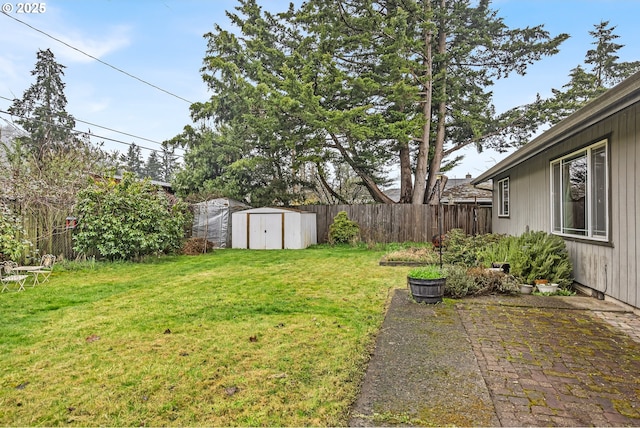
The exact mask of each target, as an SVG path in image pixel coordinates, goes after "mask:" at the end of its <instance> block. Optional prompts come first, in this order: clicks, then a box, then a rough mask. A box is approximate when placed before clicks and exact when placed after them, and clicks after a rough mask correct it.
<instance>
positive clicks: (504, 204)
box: [498, 177, 511, 217]
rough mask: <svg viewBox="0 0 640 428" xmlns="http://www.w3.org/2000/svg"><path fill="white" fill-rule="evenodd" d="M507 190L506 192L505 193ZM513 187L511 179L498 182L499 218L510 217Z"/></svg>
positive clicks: (507, 178)
mask: <svg viewBox="0 0 640 428" xmlns="http://www.w3.org/2000/svg"><path fill="white" fill-rule="evenodd" d="M505 189H506V192H505ZM510 192H511V186H510V184H509V177H506V178H503V179H502V180H499V181H498V217H509V212H510V211H509V208H510V206H511V204H510Z"/></svg>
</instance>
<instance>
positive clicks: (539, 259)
mask: <svg viewBox="0 0 640 428" xmlns="http://www.w3.org/2000/svg"><path fill="white" fill-rule="evenodd" d="M478 258H479V260H480V262H481V263H482V264H484V265H485V266H488V265H489V264H490V263H491V262H495V261H500V262H503V261H506V262H508V263H509V265H510V273H511V274H512V275H514V276H516V277H517V278H519V279H520V280H521V281H522V282H524V283H525V284H533V282H534V280H536V279H548V280H549V281H550V282H554V283H557V284H560V286H561V287H563V288H566V287H568V286H570V285H571V283H572V265H571V260H570V259H569V253H568V251H567V248H566V245H565V243H564V240H563V239H562V238H561V237H559V236H557V235H552V234H549V233H546V232H541V231H538V232H533V231H531V232H526V233H524V234H522V235H521V236H519V237H514V236H508V237H503V238H502V239H501V240H500V241H498V242H495V243H492V244H490V245H488V246H487V247H486V248H485V249H484V250H483V251H481V252H480V254H479V257H478Z"/></svg>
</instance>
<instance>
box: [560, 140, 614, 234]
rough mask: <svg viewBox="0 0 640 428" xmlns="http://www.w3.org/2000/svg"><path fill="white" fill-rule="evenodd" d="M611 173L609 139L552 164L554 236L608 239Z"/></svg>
mask: <svg viewBox="0 0 640 428" xmlns="http://www.w3.org/2000/svg"><path fill="white" fill-rule="evenodd" d="M607 171H608V163H607V141H606V140H604V141H600V142H599V143H596V144H594V145H592V146H589V147H587V148H585V149H582V150H579V151H577V152H574V153H571V154H569V155H567V156H564V157H562V158H560V159H556V160H554V161H552V162H551V209H552V224H553V232H554V233H557V234H561V235H570V236H580V237H585V238H591V239H599V240H606V239H607V237H608V224H609V223H608V213H609V199H608V191H607V189H608V186H607V177H608V172H607Z"/></svg>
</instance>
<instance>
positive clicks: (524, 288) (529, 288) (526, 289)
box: [520, 284, 533, 294]
mask: <svg viewBox="0 0 640 428" xmlns="http://www.w3.org/2000/svg"><path fill="white" fill-rule="evenodd" d="M531 292H533V285H531V284H521V285H520V293H522V294H531Z"/></svg>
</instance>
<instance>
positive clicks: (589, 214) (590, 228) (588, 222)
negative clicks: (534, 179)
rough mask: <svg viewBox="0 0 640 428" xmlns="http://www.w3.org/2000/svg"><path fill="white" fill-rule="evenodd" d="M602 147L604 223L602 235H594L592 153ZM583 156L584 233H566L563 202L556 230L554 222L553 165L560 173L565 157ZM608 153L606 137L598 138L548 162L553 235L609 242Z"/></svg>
mask: <svg viewBox="0 0 640 428" xmlns="http://www.w3.org/2000/svg"><path fill="white" fill-rule="evenodd" d="M598 149H604V154H605V162H604V180H605V183H604V187H603V189H604V194H605V196H604V204H605V206H604V217H605V218H604V225H605V230H604V234H603V235H596V234H595V230H594V225H593V216H594V211H595V205H594V204H593V203H592V198H593V186H594V184H593V177H594V172H593V170H594V166H593V158H592V154H593V151H594V150H598ZM581 155H582V156H584V157H585V158H586V162H587V167H586V169H587V183H586V185H585V229H584V231H585V233H586V234H585V235H580V234H573V233H567V232H565V231H563V230H565V229H566V227H565V225H564V224H563V222H562V219H563V218H564V217H563V212H562V209H563V204H560V210H561V211H560V225H559V226H560V227H559V230H556V224H555V218H554V217H555V212H554V210H555V208H556V207H555V206H554V203H555V201H554V199H555V198H554V190H555V189H554V186H555V183H554V169H553V168H554V166H556V165H559V167H560V174H562V162H563V161H564V160H567V159H572V158H577V157H579V156H581ZM610 158H611V157H610V153H609V139H608V138H607V137H605V138H601V139H598V140H597V141H596V142H595V143H592V144H589V145H587V146H584V147H581V148H580V149H577V150H574V151H572V152H570V153H566V154H564V155H562V156H560V157H557V158H555V159H552V160H551V161H550V162H549V183H550V192H549V199H550V203H549V205H550V225H551V227H550V229H551V233H552V234H554V235H559V236H562V237H566V238H571V239H578V240H581V241H598V242H605V243H606V242H609V238H610V234H611V224H610V218H611V192H610V189H609V183H610V177H609V174H610V170H611V168H610Z"/></svg>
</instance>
